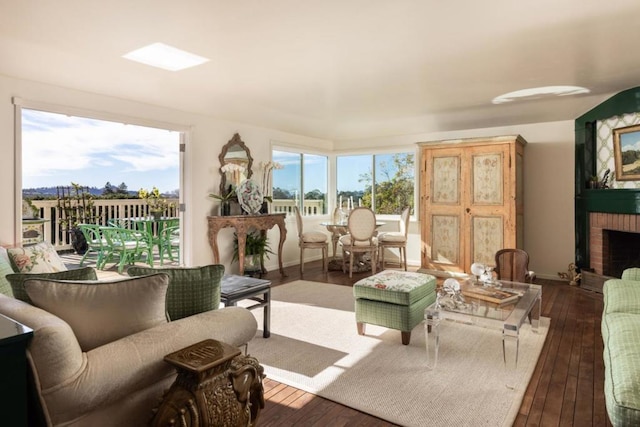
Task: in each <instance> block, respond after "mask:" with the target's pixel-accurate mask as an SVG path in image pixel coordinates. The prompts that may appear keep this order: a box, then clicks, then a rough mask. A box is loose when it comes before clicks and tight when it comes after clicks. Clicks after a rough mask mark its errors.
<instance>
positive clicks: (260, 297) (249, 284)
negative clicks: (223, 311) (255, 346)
mask: <svg viewBox="0 0 640 427" xmlns="http://www.w3.org/2000/svg"><path fill="white" fill-rule="evenodd" d="M245 299H249V300H252V301H255V302H257V304H253V305H251V306H249V307H246V308H247V309H248V310H253V309H254V308H260V307H263V308H264V326H263V327H262V336H263V337H264V338H269V336H271V331H270V330H269V325H270V323H271V281H269V280H264V279H256V278H254V277H247V276H239V275H237V274H225V275H224V276H223V277H222V286H221V292H220V300H221V301H222V302H223V303H224V305H225V307H232V306H236V305H238V301H242V300H245Z"/></svg>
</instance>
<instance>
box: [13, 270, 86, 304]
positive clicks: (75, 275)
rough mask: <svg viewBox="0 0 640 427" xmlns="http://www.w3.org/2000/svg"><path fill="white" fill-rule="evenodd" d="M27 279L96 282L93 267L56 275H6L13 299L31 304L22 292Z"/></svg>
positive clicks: (25, 293)
mask: <svg viewBox="0 0 640 427" xmlns="http://www.w3.org/2000/svg"><path fill="white" fill-rule="evenodd" d="M27 279H52V280H98V276H97V274H96V270H95V269H94V268H93V267H82V268H77V269H75V270H64V271H58V272H56V273H12V274H8V275H7V280H8V281H9V284H10V285H11V290H12V291H13V297H14V298H17V299H19V300H22V301H24V302H28V303H29V304H31V299H30V298H29V295H27V292H26V291H25V290H24V281H25V280H27Z"/></svg>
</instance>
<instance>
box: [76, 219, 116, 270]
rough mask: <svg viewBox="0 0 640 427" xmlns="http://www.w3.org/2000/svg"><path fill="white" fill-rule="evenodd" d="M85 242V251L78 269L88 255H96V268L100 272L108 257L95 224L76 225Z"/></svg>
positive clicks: (107, 251)
mask: <svg viewBox="0 0 640 427" xmlns="http://www.w3.org/2000/svg"><path fill="white" fill-rule="evenodd" d="M78 228H79V229H80V231H81V232H82V234H83V235H84V238H85V240H86V241H87V251H86V252H85V253H84V255H83V256H82V259H81V260H80V267H82V264H83V263H84V261H85V260H86V259H87V257H88V256H89V255H90V254H96V268H97V269H99V270H102V269H103V268H104V264H105V261H106V259H107V257H108V255H109V247H108V245H107V241H106V240H105V238H104V236H103V235H102V233H101V232H100V226H99V225H97V224H78Z"/></svg>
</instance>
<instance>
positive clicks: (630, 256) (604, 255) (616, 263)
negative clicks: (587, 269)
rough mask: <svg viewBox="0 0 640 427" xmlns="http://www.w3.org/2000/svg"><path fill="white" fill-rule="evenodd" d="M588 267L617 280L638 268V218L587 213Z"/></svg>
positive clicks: (639, 246) (639, 219) (639, 255)
mask: <svg viewBox="0 0 640 427" xmlns="http://www.w3.org/2000/svg"><path fill="white" fill-rule="evenodd" d="M589 225H590V226H589V253H590V257H589V258H590V265H591V268H592V269H593V270H594V272H595V273H597V274H601V275H605V276H613V277H620V275H621V273H622V270H624V269H625V268H628V267H632V266H636V267H639V266H640V215H634V214H620V213H604V212H591V213H589Z"/></svg>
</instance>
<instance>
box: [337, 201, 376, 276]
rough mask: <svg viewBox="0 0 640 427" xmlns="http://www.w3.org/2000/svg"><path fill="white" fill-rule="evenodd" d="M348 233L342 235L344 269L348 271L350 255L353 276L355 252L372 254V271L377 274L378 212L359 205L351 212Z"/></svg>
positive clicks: (350, 273)
mask: <svg viewBox="0 0 640 427" xmlns="http://www.w3.org/2000/svg"><path fill="white" fill-rule="evenodd" d="M347 230H348V233H347V234H345V235H344V236H342V237H340V240H339V241H338V243H339V244H340V246H341V247H342V271H343V272H345V273H346V259H347V256H348V257H349V277H353V256H354V254H356V253H357V254H366V253H370V254H371V271H372V273H373V274H376V264H377V262H378V238H377V237H376V234H377V231H376V214H375V212H373V211H372V210H371V209H369V208H367V207H364V206H362V207H357V208H355V209H353V210H352V211H351V213H350V214H349V219H348V221H347Z"/></svg>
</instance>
